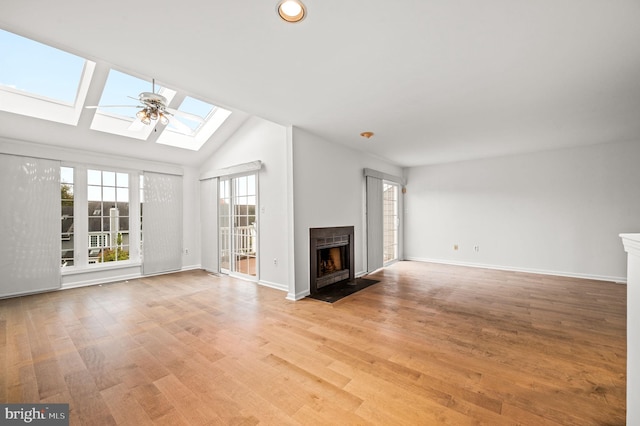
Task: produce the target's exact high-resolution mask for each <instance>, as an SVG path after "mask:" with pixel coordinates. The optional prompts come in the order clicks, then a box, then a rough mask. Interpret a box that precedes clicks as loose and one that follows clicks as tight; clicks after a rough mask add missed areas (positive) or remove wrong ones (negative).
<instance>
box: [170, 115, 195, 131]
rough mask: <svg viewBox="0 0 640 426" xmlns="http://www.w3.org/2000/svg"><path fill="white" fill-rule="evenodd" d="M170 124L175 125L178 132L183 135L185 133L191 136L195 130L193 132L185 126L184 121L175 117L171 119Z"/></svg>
mask: <svg viewBox="0 0 640 426" xmlns="http://www.w3.org/2000/svg"><path fill="white" fill-rule="evenodd" d="M169 123H170V124H171V125H173V126H174V127H175V128H176V130H178V131H179V132H181V133H184V134H185V135H190V134H192V133H193V130H191V128H190V127H189V126H187V125H186V124H184V123H183V122H182V121H180V120H179V119H178V118H176V117H175V116H174V117H171V119H170V120H169Z"/></svg>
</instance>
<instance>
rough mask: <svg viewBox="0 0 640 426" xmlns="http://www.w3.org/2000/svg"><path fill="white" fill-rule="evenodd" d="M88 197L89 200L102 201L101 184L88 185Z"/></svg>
mask: <svg viewBox="0 0 640 426" xmlns="http://www.w3.org/2000/svg"><path fill="white" fill-rule="evenodd" d="M87 199H88V200H89V201H100V200H102V188H101V187H99V186H89V187H87Z"/></svg>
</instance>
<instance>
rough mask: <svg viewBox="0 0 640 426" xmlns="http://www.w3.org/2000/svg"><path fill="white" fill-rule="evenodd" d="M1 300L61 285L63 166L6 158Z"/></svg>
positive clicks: (2, 168) (1, 193) (0, 175)
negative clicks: (3, 297) (61, 180)
mask: <svg viewBox="0 0 640 426" xmlns="http://www.w3.org/2000/svg"><path fill="white" fill-rule="evenodd" d="M0 200H2V201H0V203H1V206H2V207H0V241H1V242H2V244H0V296H9V295H15V294H22V293H35V292H38V291H44V290H50V289H55V288H59V287H60V250H61V245H60V238H61V233H60V232H61V231H60V229H61V228H60V214H61V212H60V162H59V161H53V160H44V159H40V158H30V157H19V156H15V155H5V154H0Z"/></svg>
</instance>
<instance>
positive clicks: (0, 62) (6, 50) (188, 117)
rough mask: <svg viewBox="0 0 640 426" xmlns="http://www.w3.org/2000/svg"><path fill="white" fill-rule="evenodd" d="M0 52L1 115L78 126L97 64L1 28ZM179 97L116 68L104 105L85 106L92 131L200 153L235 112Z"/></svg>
mask: <svg viewBox="0 0 640 426" xmlns="http://www.w3.org/2000/svg"><path fill="white" fill-rule="evenodd" d="M0 52H1V54H0V110H3V111H7V112H10V113H14V114H21V115H26V116H30V117H34V118H39V119H44V120H50V121H56V122H59V123H64V124H71V125H74V126H77V125H78V122H79V120H80V115H81V114H82V112H83V110H84V109H85V103H86V102H85V101H86V99H87V93H88V91H89V86H90V85H91V78H92V76H93V72H94V70H95V68H96V63H95V62H92V61H89V60H86V59H84V58H81V57H79V56H76V55H73V54H71V53H68V52H65V51H62V50H60V49H56V48H54V47H51V46H47V45H44V44H42V43H39V42H36V41H33V40H29V39H27V38H25V37H22V36H19V35H17V34H13V33H11V32H8V31H5V30H2V29H0ZM141 93H145V95H144V96H142V98H140V94H141ZM178 93H179V92H178V91H177V90H173V89H169V88H167V87H162V86H160V85H156V86H155V87H153V84H152V80H151V79H148V80H145V79H141V78H137V77H134V76H132V75H129V74H126V73H123V72H120V71H117V70H114V69H111V70H110V71H109V75H108V77H107V80H106V83H105V85H104V87H103V90H102V95H101V97H100V100H99V101H98V102H95V100H92V101H91V104H89V105H86V106H87V107H88V108H93V109H91V110H86V111H87V112H86V114H87V115H89V114H93V118H92V121H91V125H90V128H91V129H92V130H97V131H101V132H106V133H111V134H114V135H119V136H125V137H128V138H134V139H139V140H147V139H151V140H155V142H157V143H159V144H163V145H170V146H173V147H178V148H183V149H189V150H194V151H197V150H199V149H200V148H201V147H202V145H204V144H205V143H206V142H207V140H209V138H211V136H212V135H213V134H214V132H215V131H216V130H217V129H218V128H219V127H220V126H221V125H222V123H224V121H225V120H226V119H227V117H228V116H229V115H230V114H231V111H228V110H226V109H224V108H220V107H217V106H215V105H212V104H210V103H207V102H204V101H202V100H199V99H196V98H192V97H190V96H187V95H186V94H185V93H180V94H179V95H178ZM172 103H173V104H172ZM178 103H180V106H179V107H177V104H178ZM158 104H159V105H161V109H160V110H159V109H157V108H156V109H153V106H154V105H158ZM176 107H177V109H176ZM150 108H151V109H150ZM138 113H140V114H141V115H140V117H141V119H142V120H141V119H140V118H137V116H136V114H138ZM166 119H168V123H166V121H167V120H166ZM145 122H147V123H148V124H145ZM161 122H162V123H161ZM165 124H166V126H165ZM154 130H155V131H156V132H154ZM152 132H154V137H152V138H150V136H151V134H152Z"/></svg>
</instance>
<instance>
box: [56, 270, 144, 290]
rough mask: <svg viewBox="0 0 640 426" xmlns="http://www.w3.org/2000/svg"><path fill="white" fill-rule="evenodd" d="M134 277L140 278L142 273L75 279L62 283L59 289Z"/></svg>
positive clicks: (114, 281)
mask: <svg viewBox="0 0 640 426" xmlns="http://www.w3.org/2000/svg"><path fill="white" fill-rule="evenodd" d="M136 278H142V275H140V274H137V273H136V274H125V275H116V276H109V277H102V278H94V279H91V280H82V281H75V282H72V283H68V284H64V285H63V286H62V287H61V289H62V290H67V289H70V288H79V287H88V286H91V285H100V284H111V283H116V282H121V281H128V280H135V279H136Z"/></svg>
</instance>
